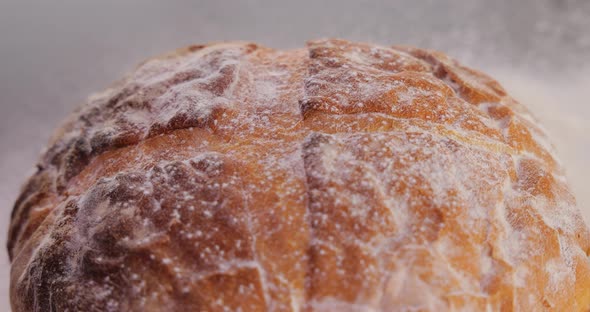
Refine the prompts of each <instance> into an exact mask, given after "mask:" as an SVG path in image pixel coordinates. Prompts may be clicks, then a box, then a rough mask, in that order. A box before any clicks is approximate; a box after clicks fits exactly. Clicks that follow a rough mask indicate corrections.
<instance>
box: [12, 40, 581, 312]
mask: <svg viewBox="0 0 590 312" xmlns="http://www.w3.org/2000/svg"><path fill="white" fill-rule="evenodd" d="M37 167H38V170H37V171H36V173H35V174H34V175H33V176H32V177H31V178H30V179H29V181H28V182H27V183H26V185H25V186H24V187H23V189H22V193H21V195H20V197H19V198H18V200H17V202H16V204H15V206H14V210H13V213H12V220H11V224H10V233H9V239H8V250H9V253H10V257H11V261H12V270H11V288H10V290H11V293H10V298H11V303H12V309H13V311H15V312H20V311H587V310H588V309H589V308H590V266H589V262H588V252H589V248H590V240H589V239H590V236H589V231H588V228H587V227H586V225H585V224H584V222H583V220H582V218H581V215H580V212H579V210H578V209H577V208H576V204H575V199H574V197H573V196H572V194H571V192H570V190H569V188H568V185H567V183H566V180H565V178H564V172H563V169H562V167H561V165H560V164H559V162H558V161H557V160H556V158H555V157H554V156H553V154H552V147H551V145H550V144H549V143H548V142H547V139H546V136H545V134H544V132H543V130H542V129H541V128H540V127H539V126H538V125H537V122H536V121H535V119H534V118H533V117H531V115H530V114H529V113H528V111H527V110H526V109H525V108H524V107H523V106H522V105H521V104H519V103H518V102H517V101H515V100H514V99H512V98H511V97H510V96H509V95H507V94H506V92H505V91H504V89H503V88H502V87H501V86H500V85H499V84H498V83H497V82H496V81H494V80H493V79H492V78H490V77H488V76H486V75H484V74H482V73H480V72H478V71H475V70H472V69H470V68H467V67H465V66H462V65H461V64H459V63H458V62H457V61H455V60H453V59H451V58H449V57H448V56H446V55H444V54H442V53H439V52H434V51H427V50H421V49H416V48H410V47H384V46H377V45H370V44H364V43H353V42H347V41H343V40H318V41H312V42H309V43H308V44H307V45H306V47H305V48H303V49H296V50H288V51H281V50H274V49H270V48H266V47H262V46H258V45H255V44H251V43H241V42H230V43H218V44H208V45H199V46H190V47H187V48H184V49H180V50H177V51H175V52H172V53H170V54H167V55H163V56H160V57H156V58H153V59H150V60H148V61H146V62H144V63H142V64H141V65H139V66H138V67H137V68H136V69H135V70H134V71H133V72H132V73H130V74H129V75H128V76H126V77H125V78H124V79H122V80H120V81H118V82H116V83H115V84H113V85H112V86H111V87H110V88H108V89H107V90H105V91H103V92H101V93H99V94H96V95H94V96H92V97H90V98H89V100H88V102H87V103H86V104H85V105H84V106H82V107H81V108H80V109H78V110H77V111H76V112H74V113H73V114H72V115H71V117H69V119H67V120H66V121H65V122H64V124H63V125H62V126H61V127H60V128H59V129H58V130H57V131H56V133H55V135H54V136H53V138H52V139H51V142H50V144H49V146H48V148H47V150H46V151H45V152H44V153H43V155H42V157H41V159H40V161H39V163H38V165H37Z"/></svg>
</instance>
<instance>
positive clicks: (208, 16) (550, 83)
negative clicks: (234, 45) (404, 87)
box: [0, 0, 590, 310]
mask: <svg viewBox="0 0 590 312" xmlns="http://www.w3.org/2000/svg"><path fill="white" fill-rule="evenodd" d="M589 30H590V1H587V0H571V1H568V0H520V1H511V0H497V1H486V0H477V1H473V0H450V1H440V0H438V1H434V0H433V1H420V2H418V1H412V0H407V1H391V0H390V1H386V0H384V1H352V0H350V1H343V0H340V1H337V0H334V1H320V0H317V1H313V0H306V1H301V0H298V1H260V0H257V1H214V0H212V1H187V0H168V1H149V0H141V1H139V0H133V1H132V0H119V1H114V0H108V1H95V2H92V3H91V2H85V1H73V0H68V1H44V2H41V1H38V2H30V1H11V0H9V1H6V0H0V224H1V225H2V229H1V230H0V241H1V242H5V240H6V232H7V226H8V225H7V224H8V222H9V216H10V212H11V210H12V203H13V202H14V200H15V199H16V196H17V193H18V190H19V187H20V185H21V183H23V182H24V180H25V177H26V175H27V174H28V173H29V172H30V170H31V168H32V167H33V165H34V164H35V162H36V159H37V157H38V155H39V152H40V151H41V149H42V148H43V147H44V146H45V144H46V142H47V140H48V137H49V135H50V132H51V131H52V129H53V128H54V127H55V126H56V125H57V123H58V122H59V121H60V120H61V119H63V118H64V117H65V116H66V115H67V114H68V112H70V111H71V110H72V109H73V108H74V107H75V106H76V105H79V104H80V103H82V102H83V101H84V99H85V98H86V97H87V96H88V95H89V94H90V93H92V92H95V91H98V90H100V89H102V88H104V87H106V86H107V85H108V84H109V83H110V82H111V81H113V80H114V79H117V78H119V77H120V76H122V75H123V74H124V73H125V72H126V71H128V70H130V69H131V68H132V67H133V66H134V64H136V63H138V62H139V61H141V60H142V59H144V58H147V57H149V56H152V55H155V54H159V53H161V52H165V51H167V50H171V49H174V48H177V47H180V46H184V45H188V44H191V43H202V42H208V41H221V40H250V41H256V42H258V43H261V44H264V45H268V46H271V47H276V48H294V47H300V46H302V45H303V44H304V42H305V41H306V40H308V39H314V38H320V37H339V38H344V39H350V40H358V41H368V42H374V43H380V44H386V45H389V44H411V45H417V46H420V47H425V48H435V49H439V50H442V51H445V52H447V53H449V54H450V55H452V56H454V57H456V58H458V59H459V60H461V61H462V62H463V63H465V64H468V65H470V66H473V67H475V68H478V69H481V70H483V71H485V72H488V73H490V74H491V75H492V76H494V77H495V78H497V79H498V80H499V81H500V82H501V83H502V84H503V85H504V87H505V88H507V89H508V90H509V91H510V92H511V93H512V94H513V96H515V97H516V98H517V99H518V100H520V101H521V102H522V103H524V104H525V105H527V106H528V107H529V108H530V109H531V110H532V111H533V113H534V114H535V115H536V116H537V117H538V118H539V119H541V120H542V121H543V122H544V124H545V126H546V128H547V130H548V131H549V132H550V134H551V136H552V139H553V142H554V143H555V145H556V147H557V149H558V154H559V155H560V157H561V160H562V162H563V163H564V164H565V166H566V168H567V170H568V174H569V177H570V180H571V182H572V184H573V187H574V191H575V192H576V193H577V196H578V201H579V206H580V208H581V209H582V210H583V212H584V215H585V217H586V219H587V220H590V192H589V191H587V190H585V189H584V187H585V185H586V184H587V183H589V182H590V178H589V177H590V167H588V166H587V165H586V162H588V161H590V135H589V134H590V126H589V122H590V66H589V65H590V31H589ZM0 250H1V251H0V310H4V309H8V275H9V261H8V257H7V255H6V251H5V248H1V249H0Z"/></svg>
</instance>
